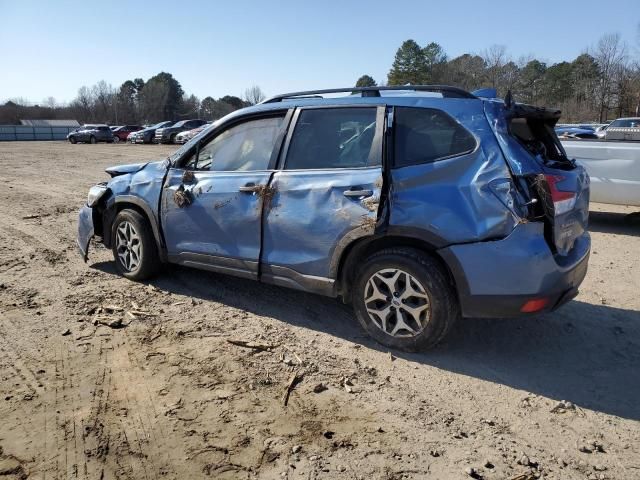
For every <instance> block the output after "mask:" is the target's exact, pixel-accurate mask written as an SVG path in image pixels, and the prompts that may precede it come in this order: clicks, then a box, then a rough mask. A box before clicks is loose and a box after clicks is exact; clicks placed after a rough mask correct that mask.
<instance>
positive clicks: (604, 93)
mask: <svg viewBox="0 0 640 480" xmlns="http://www.w3.org/2000/svg"><path fill="white" fill-rule="evenodd" d="M592 55H593V58H595V60H596V62H597V64H598V66H599V67H600V82H599V85H598V90H597V98H598V107H599V121H600V122H602V121H604V120H606V116H607V114H608V111H609V109H610V107H611V103H612V100H614V97H615V96H616V94H617V93H619V92H616V91H615V90H614V86H615V85H616V82H617V81H618V80H619V78H620V76H621V75H622V74H623V72H624V68H625V62H626V59H627V46H626V45H625V43H624V42H622V41H621V40H620V35H619V34H618V33H610V34H607V35H605V36H603V37H602V38H601V39H600V40H599V41H598V44H597V45H596V47H595V48H594V49H593V53H592Z"/></svg>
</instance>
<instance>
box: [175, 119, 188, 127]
mask: <svg viewBox="0 0 640 480" xmlns="http://www.w3.org/2000/svg"><path fill="white" fill-rule="evenodd" d="M185 123H187V121H186V120H181V121H179V122H178V123H176V124H175V125H174V127H181V126H183V125H184V124H185Z"/></svg>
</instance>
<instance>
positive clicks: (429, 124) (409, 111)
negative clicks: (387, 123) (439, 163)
mask: <svg viewBox="0 0 640 480" xmlns="http://www.w3.org/2000/svg"><path fill="white" fill-rule="evenodd" d="M394 117H395V127H394V128H395V155H394V157H395V158H394V162H395V166H396V167H405V166H407V165H416V164H420V163H431V162H435V161H436V160H440V159H443V158H448V157H454V156H458V155H463V154H465V153H469V152H472V151H473V150H474V149H475V147H476V140H475V138H474V137H473V135H471V133H469V132H468V131H467V130H466V129H465V128H464V127H463V126H462V125H460V124H459V123H458V122H456V121H455V120H454V119H453V118H451V117H450V116H449V115H447V114H446V113H445V112H443V111H441V110H436V109H432V108H411V107H396V109H395V113H394Z"/></svg>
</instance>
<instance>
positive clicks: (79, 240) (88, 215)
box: [76, 205, 94, 262]
mask: <svg viewBox="0 0 640 480" xmlns="http://www.w3.org/2000/svg"><path fill="white" fill-rule="evenodd" d="M93 235H94V230H93V209H92V208H91V207H89V206H87V205H84V206H83V207H82V208H81V209H80V213H79V214H78V236H77V237H76V244H77V245H78V249H79V250H80V255H82V259H83V260H84V261H85V262H86V261H87V258H89V242H90V241H91V239H92V238H93Z"/></svg>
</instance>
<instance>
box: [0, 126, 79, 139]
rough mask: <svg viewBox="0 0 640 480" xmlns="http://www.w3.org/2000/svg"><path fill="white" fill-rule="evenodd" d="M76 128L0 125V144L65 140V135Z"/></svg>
mask: <svg viewBox="0 0 640 480" xmlns="http://www.w3.org/2000/svg"><path fill="white" fill-rule="evenodd" d="M77 128H78V127H77V126H76V127H26V126H24V125H0V142H2V141H15V140H66V138H67V134H68V133H69V132H71V131H73V130H76V129H77Z"/></svg>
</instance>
